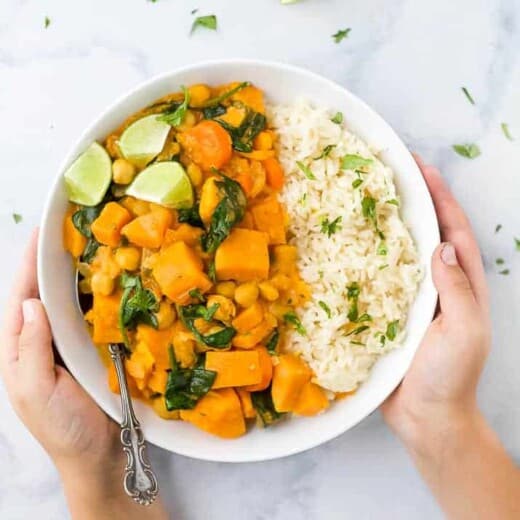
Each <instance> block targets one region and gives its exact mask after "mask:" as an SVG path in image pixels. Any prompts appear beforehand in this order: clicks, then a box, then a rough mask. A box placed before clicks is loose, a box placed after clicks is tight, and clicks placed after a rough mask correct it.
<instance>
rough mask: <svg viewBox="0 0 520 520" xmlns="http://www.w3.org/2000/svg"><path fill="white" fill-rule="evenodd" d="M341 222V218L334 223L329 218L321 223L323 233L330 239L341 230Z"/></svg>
mask: <svg viewBox="0 0 520 520" xmlns="http://www.w3.org/2000/svg"><path fill="white" fill-rule="evenodd" d="M341 220H342V218H341V216H340V217H336V218H335V219H334V220H333V221H332V222H331V221H329V219H328V218H324V219H323V220H322V221H321V232H322V233H323V234H325V235H327V236H328V237H329V238H330V237H331V236H332V235H333V234H334V233H336V231H338V230H340V229H341V225H340V222H341Z"/></svg>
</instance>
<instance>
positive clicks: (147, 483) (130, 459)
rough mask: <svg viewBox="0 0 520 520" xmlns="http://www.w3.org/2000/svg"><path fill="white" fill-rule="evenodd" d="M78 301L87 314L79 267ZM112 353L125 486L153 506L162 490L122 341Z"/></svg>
mask: <svg viewBox="0 0 520 520" xmlns="http://www.w3.org/2000/svg"><path fill="white" fill-rule="evenodd" d="M76 302H77V304H78V308H79V309H80V311H81V313H82V314H84V311H83V308H82V306H81V299H80V297H79V290H78V272H77V271H76ZM108 351H109V352H110V357H111V358H112V362H113V363H114V367H115V369H116V374H117V381H118V383H119V393H120V395H121V411H122V416H123V417H122V421H121V444H122V445H123V451H124V452H125V453H126V456H127V463H126V466H125V471H124V476H123V486H124V488H125V492H126V494H127V495H128V496H130V497H132V498H133V499H134V500H135V501H136V502H137V503H138V504H140V505H142V506H149V505H150V504H151V503H152V502H153V501H154V500H155V499H156V498H157V494H158V493H159V486H158V484H157V477H156V476H155V473H154V471H153V469H152V467H151V465H150V463H149V462H148V460H149V459H148V455H147V452H146V443H145V440H144V435H143V431H142V430H141V425H140V424H139V421H138V420H137V418H136V416H135V412H134V407H133V406H132V399H131V397H130V391H129V389H128V382H127V380H126V372H125V367H124V362H123V360H124V358H125V349H124V347H123V346H122V345H120V344H118V343H111V344H110V345H109V346H108Z"/></svg>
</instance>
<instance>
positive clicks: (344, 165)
mask: <svg viewBox="0 0 520 520" xmlns="http://www.w3.org/2000/svg"><path fill="white" fill-rule="evenodd" d="M373 162H374V161H373V160H372V159H365V158H364V157H361V156H360V155H353V154H347V155H344V156H343V157H342V158H341V169H342V170H359V169H360V168H368V167H369V166H370V165H371V164H372V163H373Z"/></svg>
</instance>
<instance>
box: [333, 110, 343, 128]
mask: <svg viewBox="0 0 520 520" xmlns="http://www.w3.org/2000/svg"><path fill="white" fill-rule="evenodd" d="M331 121H332V122H333V123H336V124H337V125H340V124H341V123H343V113H342V112H336V114H335V115H334V117H332V118H331Z"/></svg>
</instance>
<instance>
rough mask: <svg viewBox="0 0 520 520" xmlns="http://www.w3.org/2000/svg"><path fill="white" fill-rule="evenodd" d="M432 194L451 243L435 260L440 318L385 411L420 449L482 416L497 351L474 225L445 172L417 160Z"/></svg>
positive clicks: (444, 234) (394, 425)
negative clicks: (488, 370) (479, 395)
mask: <svg viewBox="0 0 520 520" xmlns="http://www.w3.org/2000/svg"><path fill="white" fill-rule="evenodd" d="M416 160H417V162H418V164H419V167H420V168H421V171H422V173H423V176H424V179H425V180H426V183H427V185H428V189H429V190H430V193H431V196H432V199H433V202H434V205H435V210H436V212H437V216H438V219H439V225H440V229H441V236H442V240H443V243H442V244H441V245H440V246H439V247H438V248H437V249H436V251H435V253H434V254H433V258H432V274H433V281H434V284H435V287H436V288H437V290H438V292H439V306H440V311H439V313H438V314H437V316H436V318H435V319H434V321H433V322H432V324H431V325H430V327H429V329H428V331H427V332H426V335H425V337H424V338H423V340H422V343H421V345H420V347H419V350H418V351H417V354H416V356H415V358H414V360H413V362H412V365H411V367H410V370H409V371H408V373H407V374H406V376H405V378H404V380H403V382H402V383H401V385H400V386H399V387H398V389H397V390H396V391H395V392H394V393H393V394H392V396H390V398H389V399H388V400H387V401H386V402H385V403H384V405H383V406H382V412H383V416H384V418H385V420H386V422H387V423H388V424H389V425H390V427H391V428H392V429H393V430H394V432H395V433H396V434H397V435H398V436H399V437H400V438H401V439H402V440H403V441H404V442H405V444H406V445H407V446H408V448H410V449H412V450H421V449H423V448H424V447H425V445H426V444H428V449H435V446H434V445H435V443H442V439H445V438H446V435H448V434H449V432H450V431H451V430H454V429H457V428H459V429H460V428H461V427H462V425H463V424H466V423H467V422H468V421H473V420H474V418H475V417H476V416H477V415H478V412H477V407H476V387H477V383H478V380H479V377H480V374H481V371H482V368H483V366H484V362H485V360H486V356H487V354H488V351H489V346H490V330H491V326H490V319H489V303H488V290H487V284H486V279H485V275H484V269H483V266H482V261H481V257H480V251H479V249H478V245H477V243H476V241H475V238H474V236H473V233H472V230H471V227H470V224H469V221H468V219H467V217H466V215H465V214H464V212H463V210H462V208H461V207H460V206H459V205H458V203H457V201H456V200H455V199H454V197H453V196H452V194H451V193H450V191H449V189H448V187H447V185H446V184H445V182H444V180H443V179H442V177H441V175H440V173H439V171H438V170H437V169H436V168H434V167H432V166H426V165H424V163H423V162H422V161H421V160H420V159H419V158H417V157H416Z"/></svg>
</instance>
